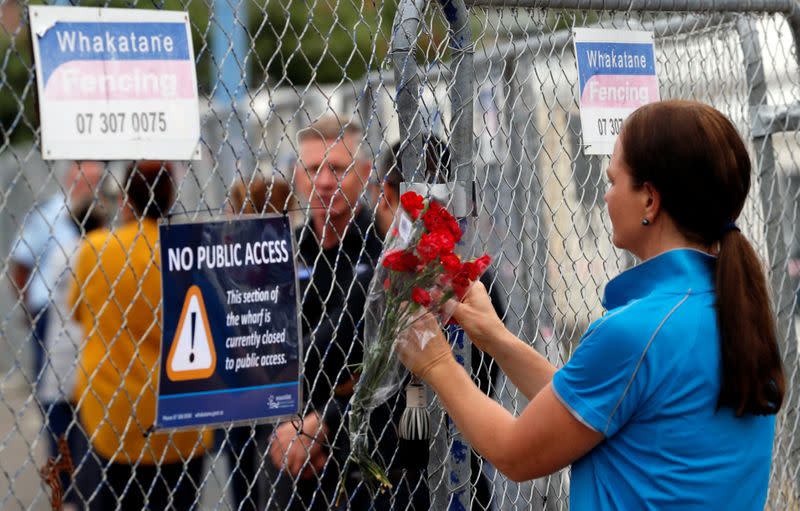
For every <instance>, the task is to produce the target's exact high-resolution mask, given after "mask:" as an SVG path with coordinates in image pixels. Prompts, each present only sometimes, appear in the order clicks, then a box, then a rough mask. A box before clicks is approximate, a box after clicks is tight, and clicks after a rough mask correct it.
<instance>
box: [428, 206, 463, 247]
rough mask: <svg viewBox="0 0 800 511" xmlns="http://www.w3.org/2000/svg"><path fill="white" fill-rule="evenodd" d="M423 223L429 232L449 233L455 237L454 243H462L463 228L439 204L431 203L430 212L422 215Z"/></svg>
mask: <svg viewBox="0 0 800 511" xmlns="http://www.w3.org/2000/svg"><path fill="white" fill-rule="evenodd" d="M422 221H423V223H424V224H425V229H427V230H428V232H447V233H449V234H450V235H451V236H452V237H453V241H454V242H456V243H458V242H459V241H461V235H462V233H461V228H460V227H459V226H458V222H457V221H456V219H455V218H454V217H453V215H451V214H450V212H449V211H447V209H445V208H444V207H442V206H441V205H440V204H439V203H437V202H435V201H431V204H430V206H428V210H427V211H426V212H425V214H424V215H422Z"/></svg>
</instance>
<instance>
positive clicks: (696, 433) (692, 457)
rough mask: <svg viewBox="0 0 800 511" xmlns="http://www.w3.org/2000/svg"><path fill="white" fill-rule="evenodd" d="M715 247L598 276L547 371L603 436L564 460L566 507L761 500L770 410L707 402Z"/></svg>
mask: <svg viewBox="0 0 800 511" xmlns="http://www.w3.org/2000/svg"><path fill="white" fill-rule="evenodd" d="M715 262H716V258H714V257H711V256H709V255H707V254H704V253H702V252H699V251H696V250H688V249H681V250H672V251H669V252H665V253H663V254H661V255H659V256H657V257H654V258H652V259H650V260H648V261H646V262H643V263H642V264H640V265H638V266H636V267H634V268H632V269H630V270H628V271H626V272H624V273H622V274H621V275H619V276H618V277H616V278H615V279H613V280H612V281H610V282H609V283H608V285H607V287H606V290H605V296H604V299H603V305H604V307H605V308H606V309H607V311H608V312H607V313H606V314H605V315H604V316H603V317H602V318H600V319H599V320H597V321H595V322H594V323H593V324H592V325H591V326H590V327H589V329H588V330H587V331H586V333H585V334H584V336H583V339H582V340H581V343H580V346H579V347H578V348H577V349H576V350H575V353H574V354H573V355H572V358H570V360H569V362H568V363H567V364H566V365H565V366H564V367H563V368H562V369H561V370H559V371H558V372H557V373H556V374H555V376H554V377H553V389H554V391H555V393H556V396H557V397H558V398H559V399H560V400H561V402H562V403H563V404H564V405H565V406H566V407H567V408H568V409H569V411H570V412H571V413H572V414H573V415H574V416H575V417H576V418H577V419H578V420H580V421H581V422H582V423H584V424H585V425H587V426H588V427H590V428H591V429H593V430H595V431H599V432H601V433H603V435H605V439H604V440H603V441H602V442H601V443H600V444H599V445H598V446H597V447H595V448H594V449H592V450H591V451H590V452H589V453H588V454H586V455H585V456H584V457H582V458H580V459H579V460H577V461H576V462H575V463H573V465H572V483H571V485H570V509H572V510H573V511H582V510H606V509H608V510H612V509H613V510H634V509H635V510H646V509H653V510H670V509H674V510H681V511H686V510H694V509H697V510H701V509H702V510H708V509H724V510H726V511H730V510H739V509H741V510H755V509H759V510H760V509H764V503H765V501H766V497H767V486H768V484H769V470H770V460H771V458H772V439H773V433H774V428H775V422H774V417H773V416H750V415H746V416H743V417H741V418H737V417H736V416H735V415H734V413H733V411H732V410H731V409H729V408H722V409H720V410H717V398H718V396H719V389H720V378H721V360H720V346H719V343H720V340H719V331H718V328H717V317H716V311H715V307H714V303H715V294H714V265H715Z"/></svg>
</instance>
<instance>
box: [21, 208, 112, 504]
mask: <svg viewBox="0 0 800 511" xmlns="http://www.w3.org/2000/svg"><path fill="white" fill-rule="evenodd" d="M73 211H74V216H71V217H70V221H72V223H73V226H74V228H75V229H76V230H77V231H78V233H79V236H78V237H76V238H75V239H73V240H70V241H68V242H66V241H65V242H64V243H65V244H63V245H61V247H60V250H57V251H55V253H54V254H53V257H51V258H49V259H48V267H47V269H46V280H47V281H49V282H53V283H54V285H55V288H54V289H53V290H52V303H51V305H50V306H49V310H48V313H47V327H46V329H45V334H44V353H45V355H46V356H45V360H46V361H45V363H44V368H43V370H42V373H41V380H40V382H39V385H38V387H37V390H36V396H37V397H38V399H39V402H40V403H41V405H42V408H43V409H44V410H45V414H46V429H47V432H48V441H49V448H50V455H51V456H52V457H54V458H57V456H58V453H59V449H58V441H59V439H60V438H62V437H63V438H64V439H65V441H66V442H67V446H68V448H69V452H70V456H71V458H72V460H73V464H74V465H79V464H80V463H81V460H82V459H83V455H84V453H85V452H86V450H87V442H88V439H87V438H86V436H85V434H84V432H83V430H81V428H80V426H79V425H78V424H77V423H76V414H75V411H74V403H73V402H72V398H73V391H74V387H75V370H76V366H77V362H78V348H79V347H80V346H81V344H82V343H83V339H84V332H83V328H82V327H81V325H80V324H79V323H78V322H77V321H75V320H74V319H73V318H72V310H71V307H70V305H69V303H68V302H69V292H70V290H71V288H72V285H74V268H75V259H76V256H77V248H78V246H79V245H80V243H81V240H82V239H83V238H84V237H85V236H86V234H87V233H90V232H92V231H93V230H95V229H99V228H101V227H103V226H104V225H105V223H106V216H105V211H104V210H103V207H102V205H100V203H98V202H95V201H85V202H84V203H83V204H82V205H78V206H74V208H73ZM69 485H70V480H69V477H68V476H67V474H65V473H62V474H61V486H62V488H63V490H64V501H65V502H66V503H68V504H69V505H72V506H73V508H76V507H77V506H78V505H79V503H80V501H79V499H78V498H77V495H76V493H75V492H74V491H73V490H72V489H71V488H69Z"/></svg>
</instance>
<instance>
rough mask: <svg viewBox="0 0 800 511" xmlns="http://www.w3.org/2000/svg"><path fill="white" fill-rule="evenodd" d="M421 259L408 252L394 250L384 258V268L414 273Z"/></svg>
mask: <svg viewBox="0 0 800 511" xmlns="http://www.w3.org/2000/svg"><path fill="white" fill-rule="evenodd" d="M418 264H419V258H418V257H417V256H415V255H414V254H412V253H411V252H408V251H406V250H394V251H392V252H389V253H388V254H386V256H385V257H384V258H383V266H385V267H386V268H389V269H390V270H393V271H414V270H415V269H416V267H417V265H418Z"/></svg>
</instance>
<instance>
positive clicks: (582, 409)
mask: <svg viewBox="0 0 800 511" xmlns="http://www.w3.org/2000/svg"><path fill="white" fill-rule="evenodd" d="M613 316H614V314H613V313H611V314H609V315H606V316H604V317H603V318H601V319H600V320H598V321H597V323H596V324H595V325H593V326H592V327H590V329H589V330H588V331H587V333H586V334H584V337H583V339H582V340H581V343H580V345H579V346H578V348H577V349H576V350H575V353H573V355H572V358H570V360H569V361H568V362H567V364H566V365H565V366H564V367H562V368H561V369H560V370H559V371H557V372H556V374H555V375H554V376H553V390H554V391H555V393H556V396H557V397H558V398H559V400H560V401H561V402H562V404H564V406H566V407H567V409H568V410H569V411H570V413H572V415H573V416H574V417H575V418H577V419H578V420H579V421H581V422H582V423H583V424H585V425H586V426H588V427H590V428H591V429H593V430H595V431H597V432H600V433H603V435H605V436H606V437H610V436H613V435H614V434H615V433H616V432H617V431H619V429H620V428H622V426H624V425H625V424H626V423H627V422H628V420H630V418H631V416H632V415H633V414H634V413H635V412H636V410H637V409H638V407H639V403H640V401H641V396H642V394H643V391H642V389H643V388H644V387H645V384H644V382H645V381H646V378H647V375H646V374H645V373H646V369H644V368H643V365H642V364H641V362H642V359H643V356H644V353H645V350H646V345H647V339H646V337H647V335H646V333H644V332H636V331H635V328H632V327H630V326H628V327H627V328H626V324H627V323H626V322H625V319H624V318H623V317H618V318H614V317H613ZM640 366H642V367H640Z"/></svg>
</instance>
